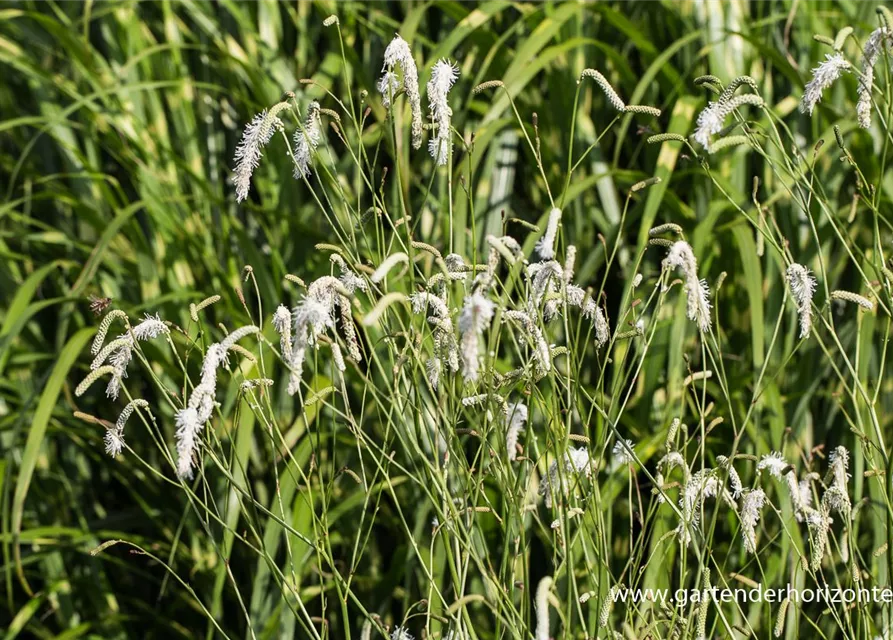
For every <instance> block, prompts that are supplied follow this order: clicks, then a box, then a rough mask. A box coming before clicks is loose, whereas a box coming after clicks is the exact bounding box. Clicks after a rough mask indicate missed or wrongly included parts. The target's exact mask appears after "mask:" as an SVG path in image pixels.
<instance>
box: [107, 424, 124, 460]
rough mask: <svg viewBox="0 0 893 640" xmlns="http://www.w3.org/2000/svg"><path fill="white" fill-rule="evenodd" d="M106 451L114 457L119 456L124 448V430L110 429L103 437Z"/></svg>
mask: <svg viewBox="0 0 893 640" xmlns="http://www.w3.org/2000/svg"><path fill="white" fill-rule="evenodd" d="M103 441H104V442H105V452H106V453H107V454H108V455H110V456H111V457H112V458H117V457H118V456H119V455H121V451H123V450H124V432H123V431H119V430H118V429H108V430H106V432H105V436H104V437H103Z"/></svg>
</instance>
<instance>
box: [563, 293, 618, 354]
mask: <svg viewBox="0 0 893 640" xmlns="http://www.w3.org/2000/svg"><path fill="white" fill-rule="evenodd" d="M566 291H567V301H568V302H569V303H570V304H572V305H573V306H575V307H579V308H580V311H581V312H582V313H583V317H584V318H588V319H589V320H590V321H591V322H592V328H593V329H594V330H595V343H596V345H598V346H599V347H603V346H605V344H606V343H607V342H608V340H609V339H610V338H611V334H610V328H609V327H608V320H607V319H606V318H605V312H604V311H602V308H601V307H600V306H598V305H597V304H596V303H595V300H594V299H593V298H592V296H589V297H588V298H587V297H586V292H585V291H584V290H583V289H581V288H580V287H578V286H576V285H572V284H570V285H567V288H566Z"/></svg>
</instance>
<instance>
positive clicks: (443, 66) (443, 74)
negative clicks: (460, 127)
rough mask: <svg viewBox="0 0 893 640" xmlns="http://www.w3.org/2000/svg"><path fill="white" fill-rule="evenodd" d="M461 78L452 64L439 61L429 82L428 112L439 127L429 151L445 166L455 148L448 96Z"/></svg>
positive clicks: (435, 159) (439, 163) (429, 143)
mask: <svg viewBox="0 0 893 640" xmlns="http://www.w3.org/2000/svg"><path fill="white" fill-rule="evenodd" d="M458 77H459V69H458V67H456V65H454V64H453V63H452V62H449V61H447V60H438V61H437V62H436V63H435V64H434V66H433V67H432V68H431V80H429V81H428V110H429V111H430V112H431V119H432V120H433V121H434V124H436V125H437V134H436V135H435V136H434V137H432V138H431V140H430V141H429V142H428V151H429V152H430V153H431V157H432V158H434V162H436V163H437V164H438V165H440V166H443V165H445V164H446V163H447V160H448V159H449V157H450V150H451V149H452V148H453V135H452V131H451V129H450V126H451V125H450V118H451V117H452V115H453V110H452V109H450V105H449V102H448V101H447V96H448V94H449V92H450V89H452V88H453V84H454V83H455V82H456V79H457V78H458Z"/></svg>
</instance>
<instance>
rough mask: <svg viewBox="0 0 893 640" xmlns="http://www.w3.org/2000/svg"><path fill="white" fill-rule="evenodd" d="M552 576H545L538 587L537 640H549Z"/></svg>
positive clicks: (536, 600) (536, 601)
mask: <svg viewBox="0 0 893 640" xmlns="http://www.w3.org/2000/svg"><path fill="white" fill-rule="evenodd" d="M551 588H552V576H545V577H544V578H542V579H541V580H540V582H539V584H538V585H537V586H536V599H535V604H536V635H535V638H536V640H549V589H551Z"/></svg>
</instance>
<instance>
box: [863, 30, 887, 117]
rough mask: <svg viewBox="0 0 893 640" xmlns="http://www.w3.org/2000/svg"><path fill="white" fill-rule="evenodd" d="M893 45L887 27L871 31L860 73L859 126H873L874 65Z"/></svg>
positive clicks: (866, 42)
mask: <svg viewBox="0 0 893 640" xmlns="http://www.w3.org/2000/svg"><path fill="white" fill-rule="evenodd" d="M891 47H893V36H891V34H890V33H888V32H887V29H886V27H880V28H879V29H875V30H874V31H872V32H871V35H870V36H868V39H867V40H866V41H865V47H864V49H863V50H862V73H861V74H860V75H859V88H858V93H859V100H858V102H857V103H856V117H857V119H858V120H859V126H860V127H862V128H863V129H868V128H869V127H870V126H871V92H872V89H873V87H874V66H875V65H876V64H877V61H878V59H879V58H880V56H881V53H882V52H883V50H884V49H885V48H886V49H887V50H888V51H889V50H890V49H891Z"/></svg>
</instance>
